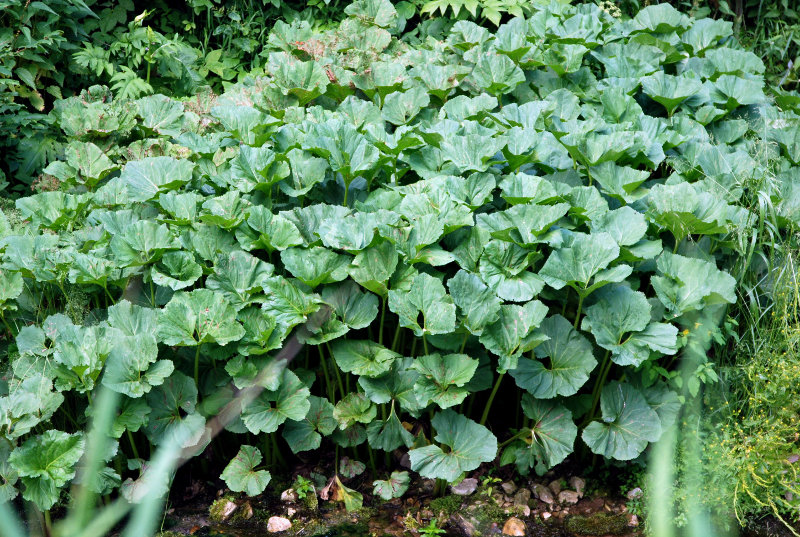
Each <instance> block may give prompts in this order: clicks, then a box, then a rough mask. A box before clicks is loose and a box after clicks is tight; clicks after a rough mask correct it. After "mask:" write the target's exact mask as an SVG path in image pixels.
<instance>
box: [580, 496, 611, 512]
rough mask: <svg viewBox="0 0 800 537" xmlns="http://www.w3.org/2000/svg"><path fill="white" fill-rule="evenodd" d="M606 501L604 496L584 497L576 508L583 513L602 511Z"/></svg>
mask: <svg viewBox="0 0 800 537" xmlns="http://www.w3.org/2000/svg"><path fill="white" fill-rule="evenodd" d="M604 503H605V500H603V498H592V499H591V500H590V499H588V498H584V499H582V500H581V501H579V502H578V505H577V506H576V510H577V511H578V513H579V514H581V515H590V514H592V513H594V512H596V511H602V510H603V504H604Z"/></svg>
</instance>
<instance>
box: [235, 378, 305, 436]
mask: <svg viewBox="0 0 800 537" xmlns="http://www.w3.org/2000/svg"><path fill="white" fill-rule="evenodd" d="M309 394H310V392H309V389H308V386H306V385H305V384H304V383H303V381H301V380H300V379H299V378H298V377H297V375H295V374H294V373H293V372H292V371H290V370H288V369H284V370H283V373H282V376H281V380H280V385H279V386H278V389H277V390H265V391H263V392H261V394H260V395H259V396H258V397H257V398H256V399H255V400H254V401H253V402H252V403H250V405H248V406H247V407H246V408H245V409H244V410H243V412H242V421H243V422H244V425H245V426H246V427H247V430H248V431H250V432H251V433H253V434H258V433H273V432H275V431H277V430H278V427H279V426H280V425H281V424H282V423H284V422H285V421H286V420H287V419H289V420H294V421H300V420H302V419H303V418H305V417H306V414H307V413H308V411H309V409H310V408H311V403H310V402H309V400H308V398H309Z"/></svg>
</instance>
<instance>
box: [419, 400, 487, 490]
mask: <svg viewBox="0 0 800 537" xmlns="http://www.w3.org/2000/svg"><path fill="white" fill-rule="evenodd" d="M431 424H432V425H433V428H434V429H436V436H435V437H434V440H435V441H436V442H439V443H440V444H442V445H445V446H447V447H448V448H449V449H448V451H447V452H445V451H444V450H442V448H441V447H439V446H437V445H435V444H434V445H430V446H425V447H421V448H416V449H412V450H411V451H409V452H408V456H409V458H410V460H411V469H412V470H414V471H415V472H418V473H419V474H420V475H422V476H423V477H427V478H431V479H433V478H435V479H444V480H446V481H450V482H453V481H456V480H458V479H459V477H460V476H461V474H463V473H464V472H469V471H470V470H474V469H475V468H477V467H478V466H480V465H481V463H483V462H490V461H492V460H494V458H495V455H497V438H495V436H494V435H493V434H492V433H491V432H490V431H489V429H487V428H486V427H484V426H483V425H479V424H477V423H475V422H474V421H472V420H471V419H469V418H466V417H464V416H462V415H461V414H457V413H455V412H453V411H452V410H449V409H448V410H443V411H441V412H439V413H437V414H436V415H435V416H434V417H433V419H432V420H431Z"/></svg>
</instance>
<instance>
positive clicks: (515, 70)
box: [471, 53, 525, 96]
mask: <svg viewBox="0 0 800 537" xmlns="http://www.w3.org/2000/svg"><path fill="white" fill-rule="evenodd" d="M471 77H472V78H473V79H474V80H475V82H476V83H477V84H478V87H480V88H482V89H484V90H486V92H487V93H491V94H492V95H494V96H499V95H502V94H504V93H511V91H513V90H514V88H516V87H517V86H518V85H520V84H522V83H523V82H525V73H523V72H522V69H520V68H519V67H518V66H517V64H515V63H514V62H513V61H512V60H511V59H510V58H509V57H508V56H505V55H503V54H494V53H484V54H481V55H480V57H479V58H478V63H477V64H476V65H475V69H473V70H472V75H471Z"/></svg>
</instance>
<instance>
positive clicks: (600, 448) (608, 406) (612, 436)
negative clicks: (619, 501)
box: [581, 382, 662, 461]
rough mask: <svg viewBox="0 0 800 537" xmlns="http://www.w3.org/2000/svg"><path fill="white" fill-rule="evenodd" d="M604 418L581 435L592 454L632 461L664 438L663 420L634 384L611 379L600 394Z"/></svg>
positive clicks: (588, 427)
mask: <svg viewBox="0 0 800 537" xmlns="http://www.w3.org/2000/svg"><path fill="white" fill-rule="evenodd" d="M600 408H601V409H602V411H603V419H602V421H595V422H592V423H590V424H589V425H587V426H586V428H585V429H584V430H583V433H582V434H581V438H583V441H584V442H586V445H587V446H589V449H591V450H592V453H597V454H598V455H603V456H604V457H609V458H613V459H617V460H620V461H629V460H631V459H635V458H636V457H638V456H639V454H640V453H641V452H642V451H644V448H646V447H647V444H648V443H649V442H655V441H656V440H658V439H659V438H660V437H661V433H662V428H661V420H660V419H659V417H658V414H656V412H655V411H654V410H653V409H652V408H650V406H649V405H648V404H647V401H646V400H645V398H644V396H643V395H642V394H641V393H640V392H639V390H637V389H636V388H634V387H633V386H631V385H630V384H621V383H619V382H610V383H608V384H607V385H606V386H605V387H604V388H603V392H602V395H601V396H600Z"/></svg>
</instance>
